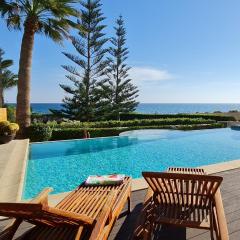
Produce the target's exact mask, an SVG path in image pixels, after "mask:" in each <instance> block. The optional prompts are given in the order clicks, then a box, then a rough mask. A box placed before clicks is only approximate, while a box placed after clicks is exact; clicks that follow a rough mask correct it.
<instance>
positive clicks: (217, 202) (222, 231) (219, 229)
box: [167, 167, 229, 240]
mask: <svg viewBox="0 0 240 240" xmlns="http://www.w3.org/2000/svg"><path fill="white" fill-rule="evenodd" d="M167 172H175V173H190V174H201V175H206V174H207V173H206V172H205V171H204V169H202V168H183V167H182V168H181V167H180V168H179V167H178V168H176V167H170V168H168V170H167ZM214 213H215V219H216V229H215V233H216V238H217V239H220V240H228V239H229V234H228V228H227V220H226V216H225V212H224V207H223V202H222V195H221V191H220V187H219V189H218V190H217V192H216V194H215V196H214Z"/></svg>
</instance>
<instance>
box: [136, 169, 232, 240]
mask: <svg viewBox="0 0 240 240" xmlns="http://www.w3.org/2000/svg"><path fill="white" fill-rule="evenodd" d="M169 171H170V172H162V173H161V172H160V173H156V172H143V176H144V178H145V179H146V181H147V182H148V184H149V186H150V187H149V189H148V192H147V195H146V198H145V202H144V205H143V208H142V211H141V215H140V216H139V221H138V224H137V227H136V229H135V231H134V235H133V239H152V237H153V235H154V234H157V232H158V229H159V228H160V226H161V225H162V224H169V225H174V226H180V227H191V228H202V229H208V230H210V233H211V235H210V236H211V239H214V230H215V232H216V233H217V234H216V236H217V239H221V240H227V239H228V235H226V234H223V235H221V231H219V228H218V227H217V226H218V223H219V221H218V219H217V218H218V217H220V216H219V215H217V214H215V212H216V208H218V207H219V205H218V204H216V202H215V194H216V192H218V189H219V186H220V184H221V182H222V177H218V176H207V175H205V174H204V171H203V170H199V169H197V170H196V169H189V168H185V170H184V169H183V168H179V169H178V171H177V170H176V171H174V169H173V168H171V169H169ZM198 173H199V174H198ZM219 193H220V192H219ZM218 212H219V211H218ZM156 239H157V238H156Z"/></svg>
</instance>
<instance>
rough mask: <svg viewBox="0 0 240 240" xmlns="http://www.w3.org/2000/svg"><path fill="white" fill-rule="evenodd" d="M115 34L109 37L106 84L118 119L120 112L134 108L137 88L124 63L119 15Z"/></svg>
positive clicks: (122, 32) (125, 48) (124, 38)
mask: <svg viewBox="0 0 240 240" xmlns="http://www.w3.org/2000/svg"><path fill="white" fill-rule="evenodd" d="M114 29H115V34H116V35H115V36H114V37H112V38H111V40H110V42H111V44H112V46H111V47H110V49H109V53H110V55H111V57H110V58H109V62H110V63H109V67H108V71H107V72H108V84H109V91H110V92H111V94H110V95H111V101H112V114H113V117H114V118H115V119H119V117H120V113H126V112H132V111H134V110H135V109H136V107H137V105H138V102H137V101H136V98H137V97H138V95H137V93H138V89H137V87H136V86H134V85H133V83H132V80H131V79H130V78H129V74H128V72H129V70H130V67H129V66H128V65H127V64H126V60H127V58H128V54H129V51H128V48H127V47H126V46H125V45H126V30H125V27H124V21H123V18H122V16H120V17H119V18H118V19H117V21H116V27H114Z"/></svg>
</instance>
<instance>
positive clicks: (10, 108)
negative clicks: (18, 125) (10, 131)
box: [7, 105, 16, 122]
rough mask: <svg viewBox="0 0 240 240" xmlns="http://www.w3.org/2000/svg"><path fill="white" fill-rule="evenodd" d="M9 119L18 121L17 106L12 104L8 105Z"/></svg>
mask: <svg viewBox="0 0 240 240" xmlns="http://www.w3.org/2000/svg"><path fill="white" fill-rule="evenodd" d="M7 119H8V120H9V121H10V122H16V107H14V106H11V105H8V106H7Z"/></svg>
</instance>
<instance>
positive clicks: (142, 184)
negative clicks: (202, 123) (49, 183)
mask: <svg viewBox="0 0 240 240" xmlns="http://www.w3.org/2000/svg"><path fill="white" fill-rule="evenodd" d="M197 168H203V169H204V170H205V171H206V172H207V174H216V173H219V172H225V171H229V170H234V169H237V168H240V159H237V160H231V161H226V162H222V163H215V164H210V165H204V166H200V167H197ZM146 188H148V184H147V182H146V181H145V180H144V178H135V179H132V191H140V190H144V189H146ZM70 192H71V191H69V192H62V193H57V194H52V195H49V204H50V205H52V206H54V205H56V204H57V203H58V202H59V201H61V200H62V199H63V198H64V197H65V196H66V195H68V194H69V193H70Z"/></svg>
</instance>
